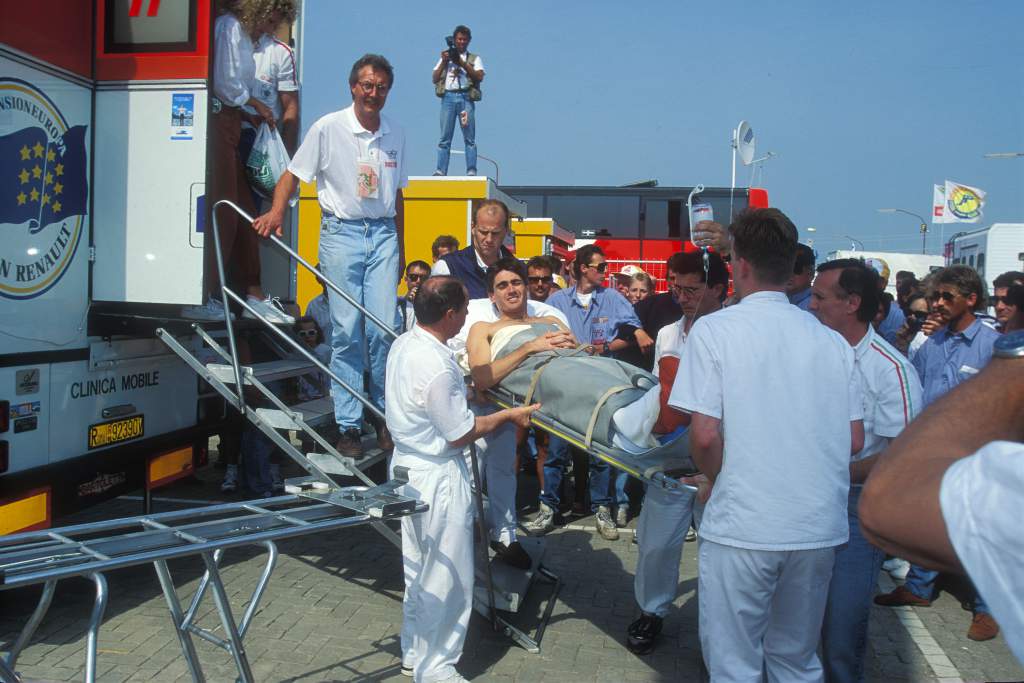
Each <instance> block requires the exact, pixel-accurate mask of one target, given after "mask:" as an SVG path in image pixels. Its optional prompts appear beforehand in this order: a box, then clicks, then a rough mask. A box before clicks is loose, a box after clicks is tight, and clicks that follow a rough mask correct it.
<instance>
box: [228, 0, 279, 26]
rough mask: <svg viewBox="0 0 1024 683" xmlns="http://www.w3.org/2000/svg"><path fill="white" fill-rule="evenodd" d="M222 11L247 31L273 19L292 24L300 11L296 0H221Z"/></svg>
mask: <svg viewBox="0 0 1024 683" xmlns="http://www.w3.org/2000/svg"><path fill="white" fill-rule="evenodd" d="M219 5H220V11H221V12H222V13H223V12H230V13H231V14H234V15H235V18H237V19H238V21H239V22H241V24H242V26H244V27H245V28H246V30H247V31H250V32H252V31H255V30H256V29H257V28H258V27H260V26H262V25H263V24H265V23H267V21H269V20H270V18H271V17H273V16H274V15H277V16H279V17H281V22H282V23H284V22H287V23H289V24H290V23H292V22H293V21H295V16H296V14H297V13H298V10H297V9H296V7H295V0H221V1H220V3H219Z"/></svg>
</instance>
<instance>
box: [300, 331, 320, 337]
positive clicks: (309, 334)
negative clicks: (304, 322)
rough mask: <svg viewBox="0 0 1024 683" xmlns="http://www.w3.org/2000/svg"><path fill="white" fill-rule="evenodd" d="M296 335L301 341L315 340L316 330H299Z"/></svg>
mask: <svg viewBox="0 0 1024 683" xmlns="http://www.w3.org/2000/svg"><path fill="white" fill-rule="evenodd" d="M298 334H299V336H300V337H302V338H303V339H316V330H299V332H298Z"/></svg>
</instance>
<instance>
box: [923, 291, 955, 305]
mask: <svg viewBox="0 0 1024 683" xmlns="http://www.w3.org/2000/svg"><path fill="white" fill-rule="evenodd" d="M957 296H959V295H958V294H954V293H953V292H932V293H931V294H929V295H928V301H938V300H939V299H942V300H943V301H945V302H946V303H947V304H950V303H953V302H954V301H955V300H956V298H957Z"/></svg>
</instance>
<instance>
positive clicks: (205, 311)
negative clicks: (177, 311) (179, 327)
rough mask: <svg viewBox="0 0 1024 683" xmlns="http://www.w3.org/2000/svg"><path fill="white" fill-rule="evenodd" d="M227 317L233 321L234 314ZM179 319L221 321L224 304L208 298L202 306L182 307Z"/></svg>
mask: <svg viewBox="0 0 1024 683" xmlns="http://www.w3.org/2000/svg"><path fill="white" fill-rule="evenodd" d="M229 315H230V316H231V319H232V320H234V319H235V314H234V313H230V314H229ZM181 317H182V318H188V319H189V320H223V319H224V304H222V303H221V302H219V301H217V300H216V299H214V298H213V297H210V298H209V299H208V300H207V302H206V303H205V304H203V305H202V306H183V307H182V309H181Z"/></svg>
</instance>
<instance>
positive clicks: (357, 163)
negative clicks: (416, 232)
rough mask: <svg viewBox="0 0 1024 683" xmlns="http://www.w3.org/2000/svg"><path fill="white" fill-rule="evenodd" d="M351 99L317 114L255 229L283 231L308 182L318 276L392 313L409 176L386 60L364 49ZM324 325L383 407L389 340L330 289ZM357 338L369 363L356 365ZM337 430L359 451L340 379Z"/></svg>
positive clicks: (349, 377) (343, 365) (351, 450)
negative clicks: (316, 212) (315, 218)
mask: <svg viewBox="0 0 1024 683" xmlns="http://www.w3.org/2000/svg"><path fill="white" fill-rule="evenodd" d="M348 85H349V90H350V91H351V94H352V106H350V107H347V108H345V109H342V110H340V111H336V112H333V113H330V114H327V115H326V116H323V117H321V118H320V119H319V120H317V121H316V122H315V123H314V124H313V125H312V127H311V128H310V129H309V132H308V133H306V137H305V139H303V141H302V144H301V145H300V146H299V149H298V151H297V152H296V153H295V157H294V158H293V159H292V161H291V163H290V164H289V165H288V170H287V171H285V172H284V173H282V174H281V178H280V180H278V182H277V187H276V188H275V189H274V203H273V206H272V207H271V209H270V211H268V212H267V213H265V214H263V215H262V216H260V217H259V218H257V219H256V220H255V221H254V222H253V228H254V229H255V230H256V232H257V233H259V235H260V236H261V237H267V236H268V235H270V233H275V234H276V235H278V236H282V235H283V234H284V233H283V230H282V223H283V222H284V213H285V210H286V209H287V208H288V202H289V200H290V199H291V197H292V196H293V195H294V194H295V190H296V188H297V187H298V184H299V181H300V180H302V181H303V182H313V181H314V180H315V181H316V184H317V198H318V200H319V202H320V212H321V215H322V216H323V218H322V222H321V226H320V254H319V255H320V267H321V268H322V269H323V274H324V277H326V278H328V279H329V280H331V281H332V282H334V283H335V284H337V285H338V286H339V287H341V288H342V289H344V290H345V291H346V292H348V293H349V294H350V295H351V296H352V297H353V298H355V300H356V301H358V302H359V303H360V304H361V305H363V306H364V307H365V308H366V309H367V310H368V311H369V312H370V313H372V314H373V315H375V316H376V317H377V318H379V319H380V320H385V321H394V320H395V288H396V286H397V284H398V277H399V275H400V274H401V272H402V266H401V264H402V263H403V262H404V260H405V258H404V252H403V233H404V218H403V216H404V211H403V206H402V191H401V190H402V188H403V187H405V186H406V185H407V184H408V174H407V172H406V160H405V132H404V131H403V130H402V129H401V128H400V127H399V126H398V125H396V124H395V123H394V122H392V121H391V120H390V119H389V118H387V117H386V116H384V115H383V114H381V110H382V109H383V108H384V104H385V103H386V102H387V98H388V94H389V93H390V91H391V87H392V86H393V85H394V71H393V69H392V68H391V64H390V63H388V60H387V59H385V58H384V57H382V56H380V55H373V54H367V55H364V56H362V57H361V58H359V59H358V60H357V61H356V62H355V64H353V65H352V70H351V71H350V72H349V78H348ZM328 304H329V305H330V311H331V322H332V324H333V332H332V334H331V339H330V344H331V348H332V354H331V369H332V370H333V371H334V373H335V374H337V375H338V376H339V377H340V378H342V379H343V380H344V381H345V382H346V383H347V384H348V385H349V386H352V387H362V386H363V374H364V370H366V369H368V370H369V376H370V387H369V398H370V400H371V401H372V402H373V403H374V405H376V406H377V407H378V408H379V409H380V410H381V411H382V412H383V410H384V372H385V364H386V362H387V356H388V349H390V348H391V339H390V337H389V336H388V335H387V334H386V333H385V331H384V330H381V329H379V328H378V327H377V326H376V325H375V324H372V323H370V324H365V325H364V319H363V314H362V313H361V312H360V311H359V310H358V309H356V308H355V307H354V306H352V305H351V304H349V303H348V302H347V301H345V300H343V299H341V298H339V297H333V296H332V297H330V298H329V299H328ZM364 344H365V347H366V350H367V351H368V357H369V368H364V360H363V358H364V355H363V353H364ZM331 394H332V396H333V397H334V418H335V420H336V421H337V423H338V428H339V430H340V431H341V437H340V438H339V440H338V443H337V448H338V451H339V452H341V454H342V455H346V456H349V457H353V458H360V457H362V456H363V447H362V437H361V426H362V423H363V406H362V404H361V403H360V402H359V400H358V399H357V398H356V397H354V396H352V395H350V394H349V393H348V392H347V391H345V390H344V389H342V388H341V386H335V387H334V388H333V391H332V392H331ZM377 440H378V443H379V444H380V446H381V448H383V449H385V450H387V449H388V448H389V447H390V446H391V437H390V436H389V434H388V431H387V427H386V426H385V425H384V424H383V422H381V423H379V424H378V425H377Z"/></svg>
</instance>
